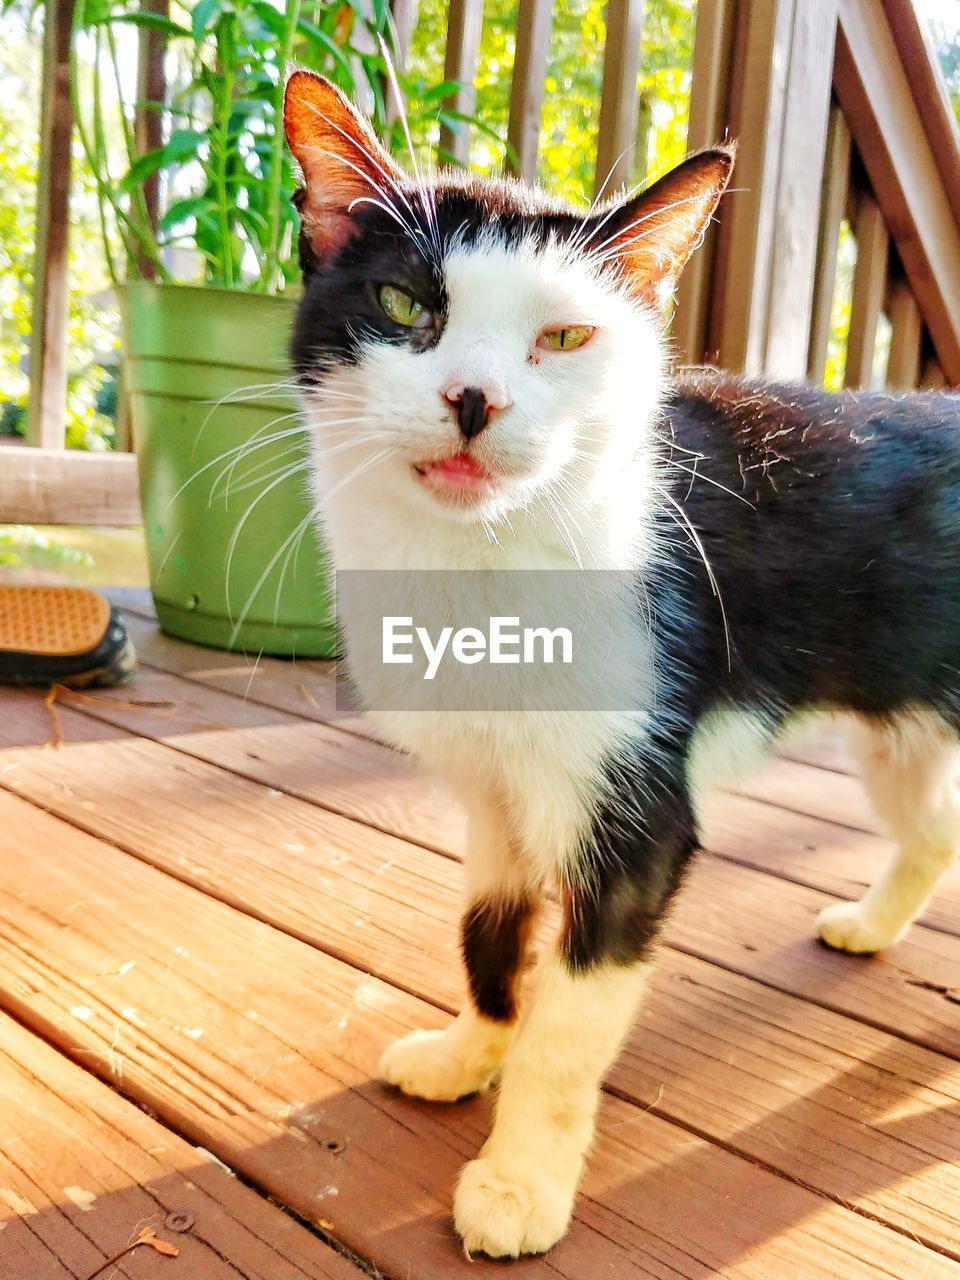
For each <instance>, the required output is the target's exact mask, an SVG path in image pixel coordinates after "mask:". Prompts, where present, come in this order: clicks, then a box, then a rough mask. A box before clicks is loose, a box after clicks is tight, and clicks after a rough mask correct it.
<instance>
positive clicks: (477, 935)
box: [380, 795, 536, 1102]
mask: <svg viewBox="0 0 960 1280" xmlns="http://www.w3.org/2000/svg"><path fill="white" fill-rule="evenodd" d="M465 873H466V908H465V911H464V915H463V919H462V922H461V930H460V939H461V947H462V950H463V959H464V963H465V965H466V970H467V978H468V982H469V988H470V994H469V997H468V1000H467V1002H466V1004H465V1005H464V1007H463V1009H461V1011H460V1013H459V1014H458V1015H457V1017H456V1018H455V1019H454V1020H453V1022H452V1023H451V1024H450V1026H449V1027H447V1028H446V1029H445V1030H444V1031H414V1032H412V1033H411V1034H410V1035H407V1036H404V1037H403V1038H402V1039H400V1040H397V1041H395V1042H394V1043H393V1044H392V1045H391V1046H390V1047H389V1048H388V1049H387V1051H386V1052H385V1053H384V1055H383V1057H382V1058H381V1060H380V1078H381V1079H382V1080H383V1081H384V1082H385V1083H387V1084H392V1085H396V1087H397V1088H399V1089H401V1090H402V1091H403V1092H404V1093H408V1094H411V1095H412V1096H413V1097H416V1098H426V1099H428V1100H429V1101H431V1102H455V1101H456V1100H457V1099H458V1098H464V1097H466V1096H468V1095H469V1094H471V1093H478V1092H479V1091H480V1090H481V1089H485V1088H486V1087H487V1085H489V1084H490V1083H491V1081H492V1080H493V1079H494V1077H495V1076H496V1075H497V1073H498V1072H499V1070H500V1067H501V1065H502V1063H503V1060H504V1058H505V1057H506V1054H507V1050H508V1049H509V1047H510V1044H511V1042H512V1040H513V1037H514V1034H515V1032H516V1029H517V1020H518V1016H519V1010H518V998H517V988H518V985H519V981H520V977H521V973H522V970H523V966H524V960H525V954H526V946H527V938H528V935H529V931H530V924H531V921H532V919H533V916H534V909H535V907H534V904H535V896H536V895H535V890H534V887H533V886H532V885H531V883H530V878H529V871H528V869H527V868H526V867H525V865H524V864H523V862H522V860H520V859H519V858H518V856H517V855H516V854H515V853H514V851H513V849H512V848H511V844H510V840H509V835H508V833H507V831H506V828H505V825H504V822H503V819H502V817H501V815H500V812H499V810H498V808H497V807H496V806H495V805H493V804H491V803H489V802H488V801H486V800H485V799H482V798H481V797H479V796H477V795H474V796H473V798H472V800H471V803H470V807H469V823H468V833H467V853H466V859H465Z"/></svg>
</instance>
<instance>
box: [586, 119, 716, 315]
mask: <svg viewBox="0 0 960 1280" xmlns="http://www.w3.org/2000/svg"><path fill="white" fill-rule="evenodd" d="M735 158H736V146H735V144H733V143H730V144H729V145H726V146H722V147H712V148H711V149H710V150H709V151H699V152H697V153H696V154H695V155H692V156H689V157H688V158H687V159H686V160H684V161H683V163H682V164H679V165H677V167H676V168H675V169H672V170H671V171H670V172H669V173H668V174H666V175H665V176H664V177H662V178H661V179H660V180H659V181H658V182H655V183H654V184H653V186H652V187H648V188H647V190H646V191H642V192H641V193H640V195H638V196H634V197H633V199H632V200H629V201H627V202H626V203H625V204H624V205H623V206H622V207H621V208H620V209H619V210H618V211H617V212H616V213H615V214H614V216H613V217H612V218H611V219H610V222H609V223H608V224H607V225H606V226H604V227H603V228H602V230H601V231H600V234H599V236H598V237H597V238H598V239H602V243H603V245H604V248H603V253H602V257H603V260H604V261H610V262H613V263H618V264H619V265H620V266H621V267H622V269H623V271H624V273H625V275H626V277H627V279H628V281H629V283H630V286H631V289H632V291H633V292H634V293H635V295H636V296H637V297H638V298H639V299H640V300H641V301H642V302H645V303H647V304H648V305H650V306H653V307H654V308H656V310H658V311H662V310H663V309H664V307H665V306H666V305H667V302H668V300H669V298H670V295H671V294H672V292H673V290H674V288H675V287H676V283H677V279H678V278H679V275H680V272H681V271H682V270H683V268H684V267H685V266H686V264H687V260H688V258H689V257H690V255H691V254H692V253H693V251H694V250H695V249H696V248H697V247H698V246H699V245H700V243H701V242H702V240H703V236H704V233H705V232H706V229H707V226H708V225H709V222H710V219H711V217H712V216H713V213H714V211H715V209H716V207H717V205H718V204H719V203H720V197H721V196H722V195H723V193H724V191H725V190H726V189H727V183H728V182H729V181H730V175H731V174H732V172H733V163H734V160H735ZM611 224H612V229H611Z"/></svg>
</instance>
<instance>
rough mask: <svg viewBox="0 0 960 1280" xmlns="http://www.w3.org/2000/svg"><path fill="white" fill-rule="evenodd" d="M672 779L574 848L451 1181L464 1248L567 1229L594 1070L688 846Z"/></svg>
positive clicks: (620, 1029)
mask: <svg viewBox="0 0 960 1280" xmlns="http://www.w3.org/2000/svg"><path fill="white" fill-rule="evenodd" d="M677 785H678V786H679V787H680V791H679V793H678V794H677V795H675V796H674V797H672V798H671V800H670V801H669V803H668V809H669V811H667V808H664V809H663V811H662V812H658V813H654V814H651V813H649V810H650V809H651V808H652V807H655V806H651V805H650V804H649V802H648V805H647V809H648V813H647V814H646V815H643V816H644V819H645V820H649V821H648V822H646V823H645V822H641V821H640V817H641V813H642V811H641V810H639V809H638V810H637V815H636V816H637V821H636V825H634V824H633V822H631V821H624V812H623V810H617V811H616V812H614V813H611V814H609V815H605V816H602V817H601V818H600V819H598V822H600V823H601V824H603V823H607V824H608V825H607V828H606V830H605V831H604V830H601V831H600V832H598V833H595V834H596V838H595V839H594V841H593V843H592V847H591V848H589V849H588V850H587V851H586V853H585V855H584V857H585V858H587V859H590V858H593V859H594V862H593V865H588V866H584V867H583V868H582V871H583V874H582V876H581V877H580V879H579V882H578V883H577V886H576V887H575V888H571V890H570V891H569V893H568V895H567V902H566V924H565V928H564V933H563V936H562V939H561V941H560V944H559V946H558V947H557V949H556V951H555V952H554V953H553V954H552V955H551V956H549V958H547V959H546V961H545V962H544V964H543V966H542V969H541V972H540V974H539V981H538V983H537V987H536V990H535V992H534V995H533V998H532V1001H531V1003H530V1007H529V1008H527V1009H526V1010H525V1012H524V1015H523V1019H522V1021H521V1025H520V1028H519V1031H518V1033H517V1036H516V1039H515V1040H514V1042H513V1044H512V1045H511V1047H510V1049H509V1052H508V1054H507V1058H506V1062H505V1064H504V1068H503V1073H502V1076H501V1080H500V1089H499V1096H498V1099H497V1107H496V1118H495V1122H494V1127H493V1131H492V1133H491V1135H490V1137H489V1139H488V1140H487V1142H486V1144H485V1145H484V1147H483V1149H482V1150H481V1152H480V1155H479V1157H478V1158H477V1159H476V1160H473V1161H471V1162H470V1163H469V1164H468V1165H466V1166H465V1168H464V1169H463V1172H462V1174H461V1177H460V1180H459V1183H458V1185H457V1190H456V1195H455V1198H454V1219H455V1223H456V1227H457V1230H458V1232H459V1233H460V1235H461V1236H462V1238H463V1242H464V1245H465V1247H466V1248H467V1250H468V1251H477V1252H483V1253H486V1254H490V1255H492V1256H493V1257H517V1256H519V1255H520V1254H524V1253H540V1252H542V1251H544V1250H546V1249H549V1248H550V1247H551V1246H552V1245H554V1244H556V1242H557V1241H558V1240H559V1239H560V1237H561V1236H562V1235H563V1234H564V1233H565V1232H566V1230H567V1227H568V1225H569V1222H570V1218H571V1215H572V1212H573V1204H574V1198H575V1195H576V1190H577V1186H578V1183H579V1181H580V1177H581V1174H582V1172H583V1166H584V1161H585V1158H586V1155H587V1151H588V1149H589V1147H590V1143H591V1141H592V1138H593V1131H594V1120H595V1116H596V1111H597V1106H598V1104H599V1100H600V1087H601V1084H602V1082H603V1078H604V1076H605V1074H606V1072H607V1070H608V1068H609V1067H610V1065H611V1063H612V1062H613V1060H614V1058H615V1057H616V1054H617V1052H618V1050H619V1048H620V1045H621V1043H622V1041H623V1039H624V1037H625V1036H626V1034H627V1032H628V1030H629V1028H630V1025H631V1023H632V1021H633V1018H634V1015H635V1013H636V1010H637V1007H638V1005H639V1003H640V1001H641V998H642V996H643V993H644V990H645V988H646V986H647V982H648V979H649V976H650V971H651V950H652V946H653V943H654V940H655V937H656V933H657V930H658V927H659V924H660V921H661V918H662V916H663V912H664V910H665V908H666V905H667V902H668V900H669V898H670V896H671V894H672V893H673V891H674V889H675V888H676V886H677V884H678V883H679V880H680V875H681V872H682V869H683V866H684V865H685V863H686V861H687V859H688V857H689V855H690V853H691V852H692V851H693V849H694V847H695V834H694V826H693V818H692V814H691V812H690V807H689V805H688V803H687V801H686V796H685V792H684V791H683V783H682V781H681V780H678V783H677ZM654 794H655V793H654ZM631 798H632V799H635V798H636V797H631ZM654 831H659V839H657V838H656V837H655V836H654V834H653V832H654Z"/></svg>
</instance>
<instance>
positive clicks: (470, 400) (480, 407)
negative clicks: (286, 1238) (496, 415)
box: [447, 387, 494, 440]
mask: <svg viewBox="0 0 960 1280" xmlns="http://www.w3.org/2000/svg"><path fill="white" fill-rule="evenodd" d="M452 392H454V389H453V388H451V391H448V392H447V400H448V401H449V402H450V407H451V409H452V410H453V414H454V417H455V418H456V420H457V426H458V427H459V428H460V434H461V435H462V436H463V438H464V440H472V439H473V437H474V436H478V435H479V434H480V432H481V431H482V430H483V428H484V427H485V426H486V425H487V423H488V421H489V420H490V414H491V413H492V411H493V407H494V406H493V405H491V403H490V402H489V400H488V399H487V397H486V395H485V394H484V392H483V391H481V390H480V388H479V387H464V388H463V389H462V390H461V389H460V388H459V387H457V388H456V389H455V393H452Z"/></svg>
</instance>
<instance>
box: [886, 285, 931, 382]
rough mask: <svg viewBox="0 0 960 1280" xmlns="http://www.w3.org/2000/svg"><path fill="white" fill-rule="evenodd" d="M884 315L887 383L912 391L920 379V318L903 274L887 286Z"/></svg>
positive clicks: (921, 330) (918, 309) (921, 332)
mask: <svg viewBox="0 0 960 1280" xmlns="http://www.w3.org/2000/svg"><path fill="white" fill-rule="evenodd" d="M887 314H888V315H889V317H890V327H891V333H890V358H889V360H888V361H887V384H888V385H889V386H891V387H897V388H898V389H900V390H903V391H912V390H913V389H914V388H915V387H916V386H917V383H918V382H919V381H920V343H921V338H922V336H923V320H922V318H921V316H920V308H919V307H918V306H917V300H916V298H915V297H914V296H913V293H912V291H911V289H910V286H909V285H908V284H907V282H906V280H904V278H903V277H902V276H898V277H896V278H895V279H894V280H893V282H892V284H891V285H890V288H889V297H888V301H887Z"/></svg>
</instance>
